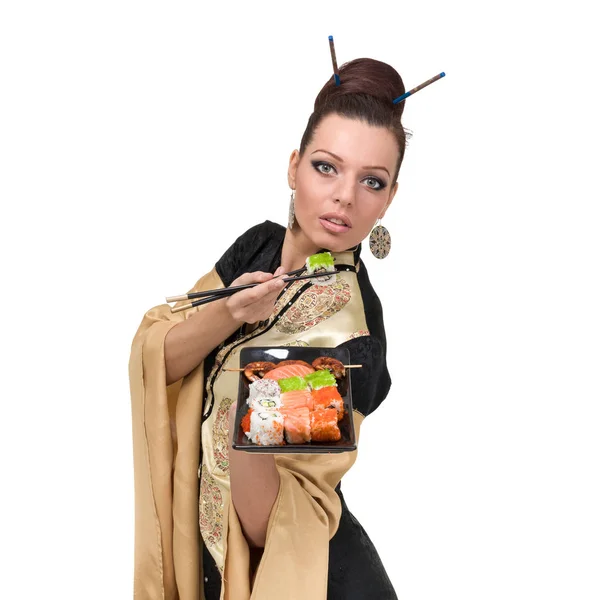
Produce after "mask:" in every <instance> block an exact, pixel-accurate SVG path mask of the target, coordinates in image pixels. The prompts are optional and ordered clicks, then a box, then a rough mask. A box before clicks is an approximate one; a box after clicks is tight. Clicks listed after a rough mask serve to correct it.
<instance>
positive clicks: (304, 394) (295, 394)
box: [279, 390, 315, 412]
mask: <svg viewBox="0 0 600 600" xmlns="http://www.w3.org/2000/svg"><path fill="white" fill-rule="evenodd" d="M279 399H280V400H281V409H280V410H281V411H282V412H285V411H288V410H295V409H297V408H304V407H306V408H308V410H313V409H314V407H315V403H314V399H313V397H312V396H311V394H310V392H309V391H308V390H295V391H292V392H284V393H283V394H281V396H280V397H279Z"/></svg>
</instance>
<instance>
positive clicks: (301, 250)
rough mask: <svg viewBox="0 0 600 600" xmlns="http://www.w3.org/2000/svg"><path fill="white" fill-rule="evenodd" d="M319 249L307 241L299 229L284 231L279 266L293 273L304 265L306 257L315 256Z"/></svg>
mask: <svg viewBox="0 0 600 600" xmlns="http://www.w3.org/2000/svg"><path fill="white" fill-rule="evenodd" d="M320 249H321V248H319V247H318V246H316V245H315V244H314V243H313V242H312V241H311V240H310V239H308V238H307V237H306V236H305V235H304V232H303V231H302V230H301V229H297V226H296V227H294V230H293V231H290V229H289V228H287V229H286V230H285V238H284V240H283V247H282V249H281V264H282V265H283V267H284V268H285V270H286V271H294V270H296V269H300V268H301V267H303V266H305V265H306V257H307V256H310V255H311V254H316V253H317V252H318V251H319V250H320Z"/></svg>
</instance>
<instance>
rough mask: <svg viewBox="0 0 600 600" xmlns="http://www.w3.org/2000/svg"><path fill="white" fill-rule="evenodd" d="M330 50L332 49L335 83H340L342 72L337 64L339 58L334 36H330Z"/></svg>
mask: <svg viewBox="0 0 600 600" xmlns="http://www.w3.org/2000/svg"><path fill="white" fill-rule="evenodd" d="M329 50H330V51H331V62H332V63H333V78H334V79H335V85H340V72H339V70H338V66H337V60H336V59H335V48H334V47H333V36H332V35H330V36H329Z"/></svg>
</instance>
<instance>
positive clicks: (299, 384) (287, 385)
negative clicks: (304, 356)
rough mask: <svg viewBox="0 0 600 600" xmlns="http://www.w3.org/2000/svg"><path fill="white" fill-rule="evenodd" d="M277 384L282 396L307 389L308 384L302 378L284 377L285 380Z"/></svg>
mask: <svg viewBox="0 0 600 600" xmlns="http://www.w3.org/2000/svg"><path fill="white" fill-rule="evenodd" d="M277 383H278V384H279V388H280V389H281V393H282V394H284V393H285V392H295V391H298V390H307V389H308V383H307V382H306V379H305V378H304V377H286V378H285V379H280V380H279V381H278V382H277Z"/></svg>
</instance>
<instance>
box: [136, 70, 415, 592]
mask: <svg viewBox="0 0 600 600" xmlns="http://www.w3.org/2000/svg"><path fill="white" fill-rule="evenodd" d="M339 75H340V78H341V84H340V85H335V83H334V80H333V78H332V79H331V80H329V81H328V82H327V83H326V84H325V86H324V87H323V89H322V90H321V92H320V93H319V95H318V96H317V99H316V101H315V110H314V112H313V114H312V115H311V117H310V119H309V121H308V125H307V128H306V131H305V133H304V135H303V138H302V141H301V145H300V149H299V151H298V150H294V152H293V153H292V155H291V157H290V161H289V168H288V182H289V185H290V188H291V189H292V190H293V191H292V199H291V203H290V221H289V223H288V228H284V227H282V226H280V225H278V224H276V223H274V222H271V221H269V220H267V221H265V222H264V223H261V224H259V225H256V226H254V227H252V228H251V229H249V230H248V231H247V232H246V233H244V234H243V235H241V236H240V237H239V238H238V239H237V240H236V241H235V242H234V244H233V245H232V246H231V247H230V248H229V249H228V250H227V251H226V252H225V254H224V255H223V256H222V257H221V258H220V259H219V260H218V261H217V263H216V264H215V266H214V268H213V269H212V270H211V271H210V272H209V273H207V274H206V275H204V276H203V277H202V278H201V279H200V280H199V281H198V282H197V283H196V285H195V286H194V287H193V288H192V290H193V291H200V290H206V289H215V288H222V287H229V286H231V285H241V284H246V283H259V285H257V286H256V287H254V288H252V289H249V290H243V291H240V292H237V293H236V294H233V295H231V296H229V297H227V298H223V299H221V300H218V301H214V302H212V303H209V304H206V305H203V306H201V307H196V308H194V309H189V310H187V311H182V312H178V313H171V311H170V308H169V306H168V305H161V306H158V307H155V308H153V309H151V310H150V311H148V312H147V313H146V315H145V317H144V319H143V321H142V324H141V325H140V327H139V330H138V332H137V334H136V337H135V339H134V342H133V346H132V355H131V361H130V380H131V390H132V403H133V428H134V432H133V433H134V459H135V480H136V557H135V563H136V564H135V569H136V570H135V594H136V598H143V599H144V600H145V599H146V598H148V599H154V598H177V597H178V598H180V599H187V598H198V597H200V598H202V597H203V594H204V597H205V598H207V599H208V600H212V599H213V598H227V599H231V600H238V599H239V600H241V599H243V600H248V599H249V598H252V599H255V598H256V599H258V600H271V599H275V598H277V599H278V600H279V599H280V598H288V599H296V598H297V599H302V600H305V599H307V598H310V599H311V600H325V599H335V600H337V599H340V600H342V599H344V600H348V599H350V600H352V599H357V600H358V599H364V598H377V599H380V600H383V599H388V598H390V599H392V598H396V594H395V592H394V590H393V587H392V585H391V583H390V580H389V578H388V576H387V574H386V572H385V569H384V568H383V565H382V563H381V561H380V559H379V557H378V555H377V552H376V550H375V548H374V547H373V545H372V544H371V542H370V540H369V538H368V537H367V535H366V533H365V532H364V530H363V529H362V528H361V526H360V525H359V524H358V522H357V521H356V520H355V519H354V517H353V516H352V515H351V513H350V512H349V511H348V508H347V506H346V504H345V502H344V498H343V496H342V493H341V489H340V481H341V478H342V476H343V475H344V473H345V472H346V471H348V469H349V468H350V467H351V466H352V464H353V463H354V461H355V459H356V452H345V453H341V454H331V455H313V454H311V455H290V454H287V455H286V454H276V455H273V454H269V455H256V454H252V453H244V452H240V451H235V450H233V449H232V448H231V433H232V432H231V431H230V429H231V422H232V416H233V414H234V411H235V406H236V395H237V385H238V378H239V374H238V373H236V372H235V371H230V370H226V369H235V368H236V367H238V366H239V353H240V349H241V348H242V347H247V346H272V345H278V346H279V345H289V346H294V345H300V346H302V345H304V346H306V345H308V346H325V347H344V348H348V350H349V352H350V357H351V362H352V363H357V364H362V365H363V367H362V368H360V369H353V370H352V371H351V375H350V376H351V385H352V391H353V394H352V397H353V402H354V408H355V410H354V414H353V415H352V417H353V419H354V424H355V429H356V431H357V436H358V432H359V430H360V424H361V423H362V421H363V419H364V418H365V417H366V416H368V415H369V414H370V413H371V412H373V411H374V410H375V409H376V408H377V406H378V405H379V404H380V403H381V402H382V401H383V399H384V398H385V397H386V396H387V394H388V391H389V388H390V384H391V381H390V377H389V373H388V369H387V366H386V336H385V331H384V324H383V314H382V309H381V304H380V302H379V299H378V297H377V295H376V294H375V292H374V290H373V288H372V286H371V284H370V282H369V278H368V275H367V271H366V268H365V266H364V264H363V263H362V261H361V260H360V252H361V242H362V241H363V240H364V239H365V238H366V237H368V236H369V233H370V232H371V230H372V229H373V226H374V225H375V223H376V222H377V220H378V219H382V218H383V216H384V215H385V213H386V211H387V209H388V207H389V206H390V203H391V202H392V200H393V198H394V195H395V193H396V190H397V187H398V184H397V177H398V172H399V169H400V165H401V163H402V159H403V156H404V150H405V145H406V134H405V131H404V128H403V127H402V124H401V115H402V111H403V106H404V103H399V104H393V103H392V99H393V98H396V97H398V96H399V95H401V94H403V93H404V92H405V88H404V85H403V82H402V79H401V78H400V76H399V75H398V73H397V72H396V71H395V70H394V69H393V68H392V67H390V66H389V65H387V64H385V63H382V62H379V61H375V60H372V59H357V60H354V61H351V62H350V63H347V64H345V65H343V66H342V67H341V68H340V70H339ZM323 250H328V251H330V252H331V253H332V254H333V256H334V258H335V260H336V264H337V265H338V266H339V265H345V270H342V271H340V272H338V273H337V275H336V282H335V283H334V285H332V286H322V285H321V286H320V285H313V284H312V283H311V282H310V281H307V280H303V281H296V282H293V283H291V284H289V285H287V287H286V284H285V283H284V282H283V281H282V279H281V278H280V277H279V275H280V274H282V273H285V272H288V271H291V270H294V269H298V268H301V267H302V266H303V265H304V264H305V261H306V257H307V256H309V255H311V254H315V253H317V252H320V251H323ZM198 477H200V482H199V483H198ZM198 524H199V525H200V527H199V530H198Z"/></svg>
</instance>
